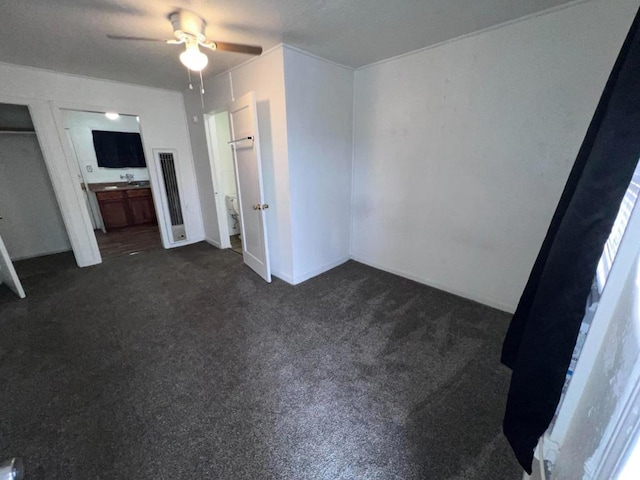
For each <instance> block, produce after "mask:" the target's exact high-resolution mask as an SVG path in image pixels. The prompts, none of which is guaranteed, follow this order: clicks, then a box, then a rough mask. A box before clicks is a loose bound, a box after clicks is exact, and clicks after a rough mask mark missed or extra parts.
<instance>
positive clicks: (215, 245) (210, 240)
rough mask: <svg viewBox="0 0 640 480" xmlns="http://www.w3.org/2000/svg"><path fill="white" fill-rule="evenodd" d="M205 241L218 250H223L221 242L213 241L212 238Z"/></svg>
mask: <svg viewBox="0 0 640 480" xmlns="http://www.w3.org/2000/svg"><path fill="white" fill-rule="evenodd" d="M204 241H205V242H207V243H208V244H209V245H213V246H214V247H216V248H219V249H220V250H222V247H221V246H220V242H217V241H215V240H212V239H210V238H207V237H205V238H204Z"/></svg>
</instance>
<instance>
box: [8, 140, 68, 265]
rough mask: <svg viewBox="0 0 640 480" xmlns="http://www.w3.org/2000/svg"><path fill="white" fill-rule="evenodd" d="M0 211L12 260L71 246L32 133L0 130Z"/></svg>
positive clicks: (38, 147)
mask: <svg viewBox="0 0 640 480" xmlns="http://www.w3.org/2000/svg"><path fill="white" fill-rule="evenodd" d="M0 215H1V216H2V217H3V219H2V220H0V236H2V238H3V239H4V242H5V245H6V247H7V250H8V252H9V256H10V257H11V259H12V260H19V259H22V258H30V257H38V256H41V255H50V254H52V253H59V252H66V251H68V250H71V244H70V243H69V237H68V236H67V232H66V230H65V227H64V223H63V222H62V216H61V215H60V209H59V207H58V202H57V201H56V197H55V195H54V193H53V187H52V186H51V180H50V179H49V173H48V172H47V168H46V166H45V163H44V158H42V152H41V151H40V145H39V144H38V139H37V138H36V136H35V135H34V134H7V133H0Z"/></svg>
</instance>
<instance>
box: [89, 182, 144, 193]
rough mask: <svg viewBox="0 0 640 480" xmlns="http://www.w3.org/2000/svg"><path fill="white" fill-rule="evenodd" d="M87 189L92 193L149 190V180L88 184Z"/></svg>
mask: <svg viewBox="0 0 640 480" xmlns="http://www.w3.org/2000/svg"><path fill="white" fill-rule="evenodd" d="M141 184H142V185H141ZM87 187H88V188H89V190H91V191H92V192H111V191H113V190H137V189H140V188H151V185H149V180H142V181H139V182H132V183H128V182H109V183H89V184H87Z"/></svg>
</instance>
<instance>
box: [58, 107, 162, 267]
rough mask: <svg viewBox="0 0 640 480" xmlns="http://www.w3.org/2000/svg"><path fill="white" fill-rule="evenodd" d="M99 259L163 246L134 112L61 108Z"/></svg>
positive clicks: (137, 121) (137, 118)
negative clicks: (98, 251)
mask: <svg viewBox="0 0 640 480" xmlns="http://www.w3.org/2000/svg"><path fill="white" fill-rule="evenodd" d="M61 114H62V119H63V122H64V129H65V133H66V137H67V140H68V143H69V147H70V152H71V154H72V156H73V159H74V161H73V162H71V164H72V166H73V167H74V169H75V170H76V172H75V173H76V177H77V181H78V182H79V183H80V186H81V189H82V192H83V199H84V202H85V203H86V207H87V209H88V211H89V214H90V218H91V222H92V226H93V230H94V233H95V235H96V241H97V243H98V248H99V249H100V254H101V256H102V258H103V260H109V259H110V258H115V257H121V256H126V255H137V254H139V253H142V252H147V251H152V250H158V249H161V248H163V246H162V241H161V235H160V230H159V227H158V220H157V213H156V206H155V203H154V200H153V194H152V190H151V188H152V186H151V180H150V174H149V169H148V166H147V163H148V162H149V161H152V159H147V158H146V157H145V154H144V148H143V144H142V137H141V132H140V125H139V123H140V120H139V117H138V116H136V115H124V114H118V113H113V112H90V111H81V110H66V109H61Z"/></svg>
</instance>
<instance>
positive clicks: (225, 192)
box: [206, 110, 242, 255]
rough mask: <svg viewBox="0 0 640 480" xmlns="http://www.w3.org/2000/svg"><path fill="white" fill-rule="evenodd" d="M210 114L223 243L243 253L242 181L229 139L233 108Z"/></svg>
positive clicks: (209, 127)
mask: <svg viewBox="0 0 640 480" xmlns="http://www.w3.org/2000/svg"><path fill="white" fill-rule="evenodd" d="M206 118H207V133H208V138H209V146H210V150H211V155H210V158H211V171H212V172H213V174H214V179H217V182H216V184H217V185H216V187H217V188H216V191H217V193H218V195H217V199H219V200H218V201H219V202H220V203H221V204H222V205H218V206H217V207H218V209H217V212H218V216H219V224H220V227H219V228H220V238H221V242H220V246H221V247H222V248H231V250H232V251H234V252H235V253H237V254H239V255H242V231H241V228H242V221H241V213H240V207H239V203H238V186H237V185H238V181H237V178H236V171H235V165H234V160H233V150H232V147H231V144H230V143H229V142H230V141H231V128H230V125H229V112H228V111H227V110H224V111H221V112H218V113H214V114H211V115H208V116H207V117H206ZM223 202H224V203H223ZM220 217H221V218H220ZM225 227H226V231H225ZM226 239H228V242H227V241H225V240H226Z"/></svg>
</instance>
